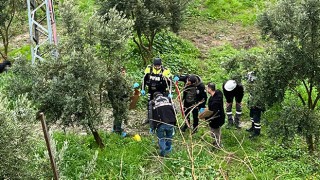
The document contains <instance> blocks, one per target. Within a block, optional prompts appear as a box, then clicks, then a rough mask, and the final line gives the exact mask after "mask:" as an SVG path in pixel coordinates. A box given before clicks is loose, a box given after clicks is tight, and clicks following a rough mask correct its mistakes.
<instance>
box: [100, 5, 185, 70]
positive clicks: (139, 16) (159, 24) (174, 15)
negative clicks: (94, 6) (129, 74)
mask: <svg viewBox="0 0 320 180" xmlns="http://www.w3.org/2000/svg"><path fill="white" fill-rule="evenodd" d="M186 3H187V1H183V0H132V1H127V0H120V1H119V0H111V1H110V0H98V4H99V5H100V9H99V14H101V15H105V14H106V12H108V11H109V10H110V9H111V8H114V7H116V9H117V10H118V11H122V12H124V13H125V14H126V17H127V18H129V19H132V20H134V32H135V34H134V36H133V41H134V43H135V44H136V45H137V47H138V49H139V52H140V54H141V56H142V58H143V60H144V64H147V63H148V61H149V60H150V59H151V57H153V53H154V52H153V43H154V39H155V37H156V35H157V34H158V33H159V32H160V31H161V30H166V29H167V28H171V29H172V30H173V31H174V32H176V33H177V32H178V31H179V29H180V26H181V22H182V17H183V12H184V10H185V7H186ZM105 20H106V21H108V20H109V18H108V17H106V19H105Z"/></svg>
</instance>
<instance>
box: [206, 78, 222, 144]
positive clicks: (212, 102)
mask: <svg viewBox="0 0 320 180" xmlns="http://www.w3.org/2000/svg"><path fill="white" fill-rule="evenodd" d="M207 91H208V94H209V95H210V97H209V100H208V109H209V110H210V111H212V115H211V116H209V117H206V118H205V119H206V120H207V121H209V126H210V128H211V136H212V137H213V139H214V141H213V146H214V147H215V148H221V127H222V125H223V124H224V123H225V113H224V108H223V93H222V92H221V91H220V90H218V89H216V85H215V84H214V83H212V82H210V83H208V85H207ZM200 111H204V109H201V110H200Z"/></svg>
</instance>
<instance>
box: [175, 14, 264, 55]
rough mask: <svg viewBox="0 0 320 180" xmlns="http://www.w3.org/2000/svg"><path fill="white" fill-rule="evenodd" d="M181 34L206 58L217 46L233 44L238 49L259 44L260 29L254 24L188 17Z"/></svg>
mask: <svg viewBox="0 0 320 180" xmlns="http://www.w3.org/2000/svg"><path fill="white" fill-rule="evenodd" d="M187 21H188V23H187V24H185V26H184V27H183V28H182V30H181V32H180V36H181V37H182V38H184V39H188V40H190V41H191V42H193V43H194V44H195V46H196V47H197V48H198V49H199V50H200V52H201V56H200V58H202V59H205V58H207V57H208V55H209V50H210V49H211V48H214V47H217V46H223V45H226V44H231V45H232V46H233V47H234V48H237V49H249V48H251V47H254V46H257V44H258V38H259V31H258V29H257V28H256V27H254V26H246V27H244V26H242V25H241V24H240V23H229V22H226V21H211V20H202V21H201V20H198V19H195V18H189V19H187Z"/></svg>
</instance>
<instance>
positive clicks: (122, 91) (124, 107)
mask: <svg viewBox="0 0 320 180" xmlns="http://www.w3.org/2000/svg"><path fill="white" fill-rule="evenodd" d="M126 79H127V77H126V73H125V71H124V70H123V69H121V70H120V72H117V73H114V74H112V75H111V77H110V79H108V81H107V83H108V84H107V85H106V88H107V91H108V98H109V100H110V103H111V106H112V109H113V117H114V120H113V132H115V133H118V134H121V135H122V136H126V133H125V132H124V129H123V128H122V125H123V123H124V124H127V121H128V111H129V102H130V93H131V87H130V85H129V84H130V83H129V82H127V81H126Z"/></svg>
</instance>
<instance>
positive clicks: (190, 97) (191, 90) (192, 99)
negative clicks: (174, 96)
mask: <svg viewBox="0 0 320 180" xmlns="http://www.w3.org/2000/svg"><path fill="white" fill-rule="evenodd" d="M185 92H186V96H185V98H184V100H185V102H186V103H188V104H195V103H196V101H197V87H196V86H188V87H187V88H186V90H185Z"/></svg>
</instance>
